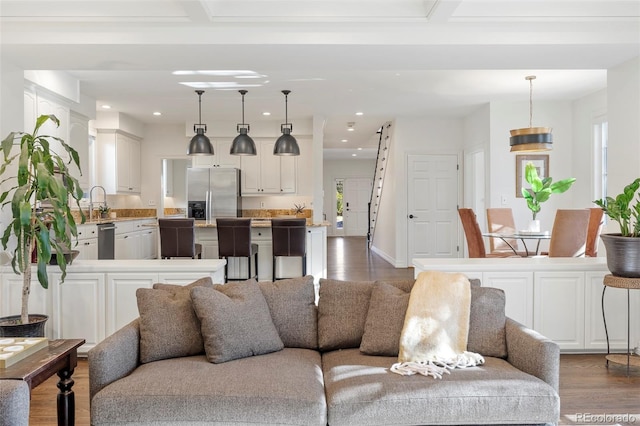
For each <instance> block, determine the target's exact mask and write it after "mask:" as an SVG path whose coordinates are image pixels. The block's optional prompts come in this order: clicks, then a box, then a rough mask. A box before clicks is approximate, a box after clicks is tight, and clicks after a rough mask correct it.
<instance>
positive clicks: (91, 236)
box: [75, 223, 98, 260]
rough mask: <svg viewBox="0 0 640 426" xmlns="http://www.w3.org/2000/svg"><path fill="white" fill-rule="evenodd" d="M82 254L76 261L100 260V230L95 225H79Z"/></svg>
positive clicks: (78, 248) (79, 246)
mask: <svg viewBox="0 0 640 426" xmlns="http://www.w3.org/2000/svg"><path fill="white" fill-rule="evenodd" d="M75 250H78V251H79V252H80V253H79V254H78V257H76V260H95V259H98V228H97V226H96V225H95V224H91V223H89V224H83V225H78V245H77V246H76V247H75Z"/></svg>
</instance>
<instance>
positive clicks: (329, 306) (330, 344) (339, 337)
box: [318, 279, 373, 351]
mask: <svg viewBox="0 0 640 426" xmlns="http://www.w3.org/2000/svg"><path fill="white" fill-rule="evenodd" d="M372 289H373V281H337V280H327V279H320V299H319V300H318V347H319V348H320V350H321V351H330V350H334V349H347V348H357V347H359V346H360V341H361V340H362V334H363V333H364V324H365V322H366V320H367V312H368V311H369V299H370V298H371V290H372Z"/></svg>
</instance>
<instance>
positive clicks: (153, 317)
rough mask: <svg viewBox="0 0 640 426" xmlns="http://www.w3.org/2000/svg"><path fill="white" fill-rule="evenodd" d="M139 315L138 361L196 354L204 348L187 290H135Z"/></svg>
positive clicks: (198, 323)
mask: <svg viewBox="0 0 640 426" xmlns="http://www.w3.org/2000/svg"><path fill="white" fill-rule="evenodd" d="M136 298H137V302H138V312H139V313H140V362H142V363H147V362H151V361H157V360H160V359H167V358H175V357H181V356H189V355H196V354H199V353H202V352H203V350H204V345H203V342H202V336H201V334H200V321H198V317H197V316H196V314H195V312H194V311H193V306H192V304H191V297H190V293H189V289H184V290H178V289H174V290H171V291H170V290H161V289H151V288H139V289H137V290H136Z"/></svg>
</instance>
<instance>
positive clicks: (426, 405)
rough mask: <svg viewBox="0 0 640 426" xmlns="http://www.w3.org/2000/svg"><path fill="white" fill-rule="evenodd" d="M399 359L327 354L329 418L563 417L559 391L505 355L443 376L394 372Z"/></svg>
mask: <svg viewBox="0 0 640 426" xmlns="http://www.w3.org/2000/svg"><path fill="white" fill-rule="evenodd" d="M395 361H396V358H395V357H381V356H369V355H364V354H362V353H360V351H359V350H357V349H345V350H341V351H333V352H328V353H324V354H323V355H322V369H323V372H324V380H325V389H326V395H327V406H328V423H329V424H330V425H332V426H334V425H355V424H358V425H390V424H420V425H429V424H442V422H443V419H446V422H447V424H517V423H520V424H522V423H524V424H540V423H557V422H558V419H559V417H560V398H559V396H558V394H557V393H556V391H555V390H554V389H553V388H552V387H551V386H550V385H549V384H547V383H545V382H543V381H542V380H540V379H538V378H536V377H534V376H531V375H528V374H526V373H524V372H522V371H520V370H518V369H516V368H515V367H513V366H512V365H510V364H509V363H508V362H506V361H505V360H502V359H498V358H492V357H487V358H485V361H486V362H485V364H484V365H482V366H480V367H470V368H465V369H457V370H454V371H452V372H451V374H445V375H444V376H443V378H442V379H440V380H435V379H432V378H430V377H424V376H421V375H415V376H400V375H398V374H393V373H391V372H390V371H389V367H390V366H391V365H392V364H393V363H394V362H395Z"/></svg>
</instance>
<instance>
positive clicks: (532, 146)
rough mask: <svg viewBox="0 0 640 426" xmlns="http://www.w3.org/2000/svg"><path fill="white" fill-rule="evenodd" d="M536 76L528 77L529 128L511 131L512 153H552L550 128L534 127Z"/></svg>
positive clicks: (526, 78) (510, 143)
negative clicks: (534, 86) (534, 85)
mask: <svg viewBox="0 0 640 426" xmlns="http://www.w3.org/2000/svg"><path fill="white" fill-rule="evenodd" d="M535 79H536V76H535V75H528V76H526V77H525V80H528V81H529V127H525V128H523V129H514V130H511V138H510V139H509V145H511V152H539V151H551V148H552V146H551V144H552V143H553V136H552V135H551V128H550V127H533V126H532V124H531V123H532V121H533V80H535Z"/></svg>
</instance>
